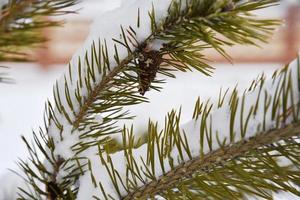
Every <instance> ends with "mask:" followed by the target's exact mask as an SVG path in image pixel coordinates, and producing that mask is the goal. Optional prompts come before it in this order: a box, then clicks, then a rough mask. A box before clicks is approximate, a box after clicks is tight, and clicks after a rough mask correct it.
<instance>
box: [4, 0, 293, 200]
mask: <svg viewBox="0 0 300 200" xmlns="http://www.w3.org/2000/svg"><path fill="white" fill-rule="evenodd" d="M1 2H2V1H0V4H1ZM290 2H292V3H293V2H296V1H290ZM284 3H285V4H283V5H281V7H277V8H274V7H273V8H270V9H268V10H267V11H263V12H259V14H267V15H272V16H278V15H282V14H283V10H284V7H285V6H286V4H287V1H284ZM121 5H122V2H121V0H100V1H99V0H98V1H95V0H93V1H92V0H85V2H84V3H82V4H80V5H78V6H77V7H78V8H82V9H81V10H80V12H79V15H77V16H71V17H88V18H93V16H95V15H98V14H99V12H101V13H104V12H106V11H108V10H113V9H114V8H117V7H119V6H121ZM99 8H100V11H99ZM1 65H5V66H10V67H11V68H10V69H9V70H7V72H8V73H9V75H10V76H11V77H13V78H14V80H15V82H16V83H15V84H0V95H1V96H0V177H2V180H5V181H0V200H9V199H4V197H3V196H2V195H3V194H4V190H1V188H3V186H4V185H5V188H6V189H7V188H8V191H7V192H13V191H9V190H10V185H11V184H14V183H13V182H14V180H13V179H11V178H10V177H11V176H12V175H11V173H9V171H8V169H13V170H17V167H16V163H15V162H16V161H17V159H18V158H24V157H25V156H26V148H25V146H24V144H23V143H22V141H21V138H20V135H25V136H27V137H30V136H31V134H32V130H38V127H39V126H40V125H42V124H43V110H44V103H45V101H46V100H47V98H50V99H51V96H52V86H53V83H54V82H55V80H56V79H57V78H58V77H59V76H60V75H61V74H62V73H63V71H64V68H63V66H54V67H51V68H50V69H49V70H48V71H44V70H42V69H41V68H39V66H37V65H36V64H24V63H22V64H11V63H3V64H1ZM212 65H213V66H214V67H216V70H215V73H214V74H213V76H212V77H206V76H204V75H202V74H200V73H185V74H184V73H178V74H177V79H170V80H167V84H165V85H164V89H163V90H162V92H160V93H157V92H149V93H147V97H149V98H150V101H151V103H149V104H144V105H143V106H135V107H133V108H132V109H131V111H132V113H134V114H136V115H138V116H139V118H137V119H136V120H135V121H134V123H135V124H136V125H137V126H140V127H141V128H142V127H143V126H144V125H145V124H146V123H147V120H148V118H151V119H153V120H157V121H163V119H164V116H165V114H166V113H167V112H168V111H170V110H171V109H172V108H179V107H180V106H182V107H183V119H185V118H187V119H188V118H190V116H191V114H192V109H193V106H194V103H195V100H196V99H197V97H198V96H200V97H201V99H202V100H205V99H209V98H210V99H211V100H212V101H214V100H215V99H217V96H218V93H219V89H220V87H223V88H225V89H226V88H228V87H231V88H232V87H235V86H236V85H237V84H238V88H239V89H240V90H244V89H245V88H246V87H248V86H249V84H250V82H251V81H252V80H253V79H255V78H256V77H257V76H258V75H260V74H261V73H263V72H264V73H265V74H266V75H267V76H269V77H270V76H271V74H272V73H273V72H274V70H276V69H278V68H279V67H281V66H282V64H278V63H269V64H257V63H252V64H250V63H249V64H238V65H231V64H212ZM0 179H1V178H0ZM276 199H278V200H279V199H283V200H284V199H286V200H289V199H298V198H296V197H293V196H290V195H288V194H280V195H277V196H276Z"/></svg>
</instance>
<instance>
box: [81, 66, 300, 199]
mask: <svg viewBox="0 0 300 200" xmlns="http://www.w3.org/2000/svg"><path fill="white" fill-rule="evenodd" d="M289 70H290V73H291V77H292V79H291V80H292V85H293V86H294V87H293V94H295V95H294V101H289V103H288V106H287V107H290V106H294V105H293V104H291V103H292V102H299V92H300V91H299V90H298V87H297V85H298V74H297V70H298V65H297V61H294V62H293V63H292V64H291V65H290V69H289ZM280 80H281V79H280V78H276V79H275V81H274V80H273V79H269V80H268V81H267V82H266V83H264V84H263V85H262V90H261V91H263V92H265V91H266V92H267V95H268V96H267V97H270V96H271V97H275V95H276V92H275V91H276V87H277V84H278V83H279V81H280ZM180 83H181V84H183V82H180ZM173 88H174V89H175V88H176V89H175V90H176V92H178V88H177V87H175V86H174V85H173ZM191 88H192V89H191V90H192V91H193V87H191ZM247 88H248V87H246V89H247ZM259 91H260V86H259V87H257V88H256V89H255V90H251V91H249V92H247V93H246V94H245V107H244V119H246V117H247V115H248V113H249V112H250V109H251V107H253V106H255V104H256V100H257V98H258V96H259ZM193 94H195V93H193ZM193 94H191V93H189V94H188V95H185V94H181V95H182V96H188V97H189V98H191V97H193ZM264 95H265V94H262V95H260V98H259V99H260V101H259V103H258V110H257V114H253V112H252V114H251V117H250V120H249V123H248V129H246V130H245V133H244V134H245V138H250V137H253V136H255V135H256V134H257V133H258V132H260V131H268V130H272V129H273V128H275V119H274V120H272V117H271V113H272V109H271V108H269V109H268V110H267V112H265V111H264V109H265V107H264V101H263V99H264V98H265V97H264ZM238 96H239V97H242V96H241V93H240V94H239V95H238ZM161 98H162V97H160V99H161ZM169 98H170V96H169ZM172 100H173V97H172ZM229 102H230V95H227V97H226V98H225V101H224V104H223V106H222V107H221V108H218V107H217V106H216V105H215V106H214V107H213V109H212V111H211V112H210V113H209V115H208V120H207V122H206V125H207V126H209V125H210V124H211V128H212V133H213V135H212V141H214V142H213V143H212V150H216V149H218V148H219V145H218V143H217V135H215V134H214V133H218V138H219V139H220V141H223V140H224V139H226V141H227V142H226V144H229V143H230V142H234V141H230V140H229V136H230V132H229V131H230V126H229V125H230V113H231V109H230V104H229ZM214 103H216V102H214ZM172 105H174V104H172ZM241 105H242V104H241V99H240V101H239V104H238V106H237V110H238V111H237V116H236V118H235V120H234V127H233V132H234V134H235V135H236V137H235V141H239V140H240V139H241V137H242V136H241V135H242V133H241V129H240V123H239V122H240V121H239V120H240V116H239V114H240V112H239V111H240V110H241ZM271 106H272V104H271ZM141 109H142V108H141ZM156 110H157V109H156ZM143 111H144V110H143ZM159 113H160V114H161V112H159ZM278 114H280V112H279V113H278ZM191 115H192V113H190V116H189V117H188V118H184V119H191ZM202 118H203V116H202V115H201V116H199V119H198V120H194V119H192V120H190V121H188V122H187V123H183V124H181V127H180V130H181V134H183V133H185V134H186V136H187V141H188V144H189V147H190V149H191V155H192V157H197V156H199V152H203V153H204V154H206V153H208V152H209V151H210V148H209V146H208V144H207V143H204V148H203V149H201V148H200V145H199V141H200V134H199V130H200V126H201V122H202ZM264 118H265V119H266V121H265V122H266V123H265V125H263V121H264ZM290 120H292V119H290ZM160 122H163V120H160ZM287 123H289V121H287ZM135 125H136V124H135ZM260 127H265V129H264V130H262V128H260ZM144 130H146V126H144ZM158 131H160V130H158ZM142 132H143V131H142ZM204 140H205V141H206V139H204ZM132 154H133V155H134V158H136V160H135V161H136V165H137V166H138V169H140V170H141V171H146V168H145V167H144V165H143V160H144V161H145V159H146V158H147V144H144V145H142V146H141V147H139V148H137V149H133V150H132ZM110 157H111V160H112V163H113V165H114V169H115V170H116V171H117V172H118V173H119V176H120V177H121V179H122V181H123V182H124V183H125V182H126V180H128V178H129V179H130V176H129V175H127V174H126V173H127V171H126V165H127V164H126V160H125V156H124V152H122V151H120V152H117V153H115V154H112V155H110ZM171 157H172V158H173V160H174V166H177V165H179V164H180V163H181V162H182V161H180V159H179V152H178V150H177V149H176V148H174V149H173V150H172V153H171ZM154 158H155V163H156V164H155V176H156V177H157V178H158V177H160V176H161V175H162V174H163V171H162V170H163V169H162V168H161V166H160V164H159V163H160V160H159V158H158V152H157V151H155V152H154ZM183 159H184V161H188V160H189V157H188V155H187V154H185V155H184V158H183ZM89 160H90V162H91V163H92V167H91V169H92V170H91V171H92V173H93V176H94V177H95V179H96V180H100V181H101V184H102V186H103V188H104V191H105V192H107V194H110V195H111V196H112V197H113V198H116V199H117V198H118V197H119V194H118V193H117V191H114V189H113V188H114V187H113V183H112V181H111V179H110V175H109V173H108V172H107V170H106V169H105V166H104V165H103V164H101V160H100V159H99V156H98V155H96V152H95V153H94V155H93V154H89ZM163 162H164V169H165V170H166V171H168V170H170V169H171V166H170V165H169V159H168V158H165V159H164V161H163ZM141 176H142V177H143V179H144V180H148V181H149V179H148V178H146V177H145V176H144V175H143V174H142V175H141ZM125 179H126V180H125ZM79 182H80V185H84V187H79V191H78V199H79V200H83V199H85V198H92V196H97V197H99V198H100V199H101V198H104V196H102V195H103V194H102V193H101V190H100V189H99V188H98V187H94V186H93V183H92V181H91V175H90V173H86V174H84V175H83V176H82V177H81V178H80V179H79ZM118 184H119V192H120V195H121V196H124V195H126V194H127V191H126V190H125V188H123V187H122V185H121V182H118ZM141 185H143V183H142V182H138V186H141Z"/></svg>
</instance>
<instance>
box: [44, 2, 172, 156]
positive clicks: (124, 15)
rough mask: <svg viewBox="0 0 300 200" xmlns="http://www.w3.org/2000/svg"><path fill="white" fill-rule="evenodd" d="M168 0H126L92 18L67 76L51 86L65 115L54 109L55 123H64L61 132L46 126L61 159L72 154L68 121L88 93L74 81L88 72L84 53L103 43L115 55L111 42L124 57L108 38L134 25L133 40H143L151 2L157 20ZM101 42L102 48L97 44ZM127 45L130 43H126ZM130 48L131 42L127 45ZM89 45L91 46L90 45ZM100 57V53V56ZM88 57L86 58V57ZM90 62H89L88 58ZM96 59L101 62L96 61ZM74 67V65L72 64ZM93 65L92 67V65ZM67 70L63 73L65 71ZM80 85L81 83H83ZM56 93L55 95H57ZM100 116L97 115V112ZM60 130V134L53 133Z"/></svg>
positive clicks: (110, 60) (125, 52)
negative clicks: (77, 96)
mask: <svg viewBox="0 0 300 200" xmlns="http://www.w3.org/2000/svg"><path fill="white" fill-rule="evenodd" d="M170 2H171V1H170V0H167V1H158V0H156V1H153V2H152V1H135V0H130V1H126V4H124V5H123V6H121V7H120V8H119V9H117V10H114V11H111V12H108V13H106V14H104V15H100V16H99V17H98V18H96V19H94V22H93V24H92V26H91V30H90V34H89V36H88V38H87V39H86V41H85V43H84V45H83V46H82V47H81V48H80V49H79V50H78V51H77V52H76V53H75V54H74V56H73V57H72V59H71V61H70V65H69V66H70V67H69V71H68V73H69V76H66V75H65V76H63V77H62V78H61V79H60V81H59V82H58V83H57V84H56V88H55V89H54V92H55V96H60V97H59V100H60V101H61V103H59V104H61V106H62V107H63V106H64V108H65V113H68V118H69V119H67V117H66V116H64V115H62V114H61V113H59V112H58V111H57V110H56V112H55V113H54V115H55V116H57V117H58V119H57V120H55V121H57V122H59V123H60V124H61V125H62V126H64V128H63V131H61V130H58V127H57V126H56V124H55V123H53V122H52V123H50V126H49V131H48V133H49V135H50V136H51V137H53V138H54V140H55V141H56V143H57V145H56V150H55V151H56V154H57V155H60V156H62V157H64V158H66V159H67V158H70V157H72V156H73V152H72V150H71V146H72V145H74V144H76V140H78V137H79V136H78V135H77V134H75V133H74V134H72V135H71V134H70V133H71V132H72V131H73V129H74V127H73V124H72V123H71V124H70V122H74V121H75V120H76V116H77V115H78V113H79V112H80V108H81V103H83V101H84V100H85V98H87V96H88V94H89V92H90V91H89V88H88V87H85V86H83V85H81V86H80V87H78V82H84V81H85V80H79V79H81V78H82V77H87V74H88V73H90V72H89V71H88V66H87V60H85V59H84V58H85V57H86V56H87V55H92V53H93V52H92V51H93V50H95V49H96V50H98V49H99V48H104V47H103V46H104V45H105V46H107V48H105V50H107V52H105V54H106V55H114V54H115V48H114V47H115V45H116V46H117V49H118V57H119V59H120V60H124V59H125V58H126V57H127V56H128V49H127V48H125V47H123V46H121V45H120V44H117V43H116V42H115V41H113V40H112V39H111V38H115V39H122V38H120V37H122V35H121V34H120V30H121V28H120V27H121V26H122V27H124V28H128V27H134V30H135V33H136V39H137V40H138V41H139V42H142V41H144V40H145V39H146V38H147V37H148V36H149V35H151V19H150V18H149V16H148V15H149V10H151V9H152V6H153V5H155V13H156V15H155V16H156V20H157V21H158V22H159V21H160V19H162V18H165V17H166V13H167V10H168V8H169V5H170ZM138 13H139V16H140V19H142V22H141V23H140V24H139V27H137V17H138ZM99 41H100V42H101V44H102V45H103V46H102V47H101V46H99V45H101V44H100V43H99ZM129 45H130V44H129ZM130 46H131V47H132V48H134V47H133V46H132V45H130ZM91 47H93V48H91ZM100 56H101V55H100ZM87 59H88V60H91V59H90V58H87ZM107 59H108V61H107V63H108V65H109V66H110V71H112V70H113V67H116V66H118V63H116V60H115V59H114V57H113V56H110V57H107ZM90 62H91V61H90ZM99 62H103V61H102V60H99ZM75 66H77V67H75ZM93 67H95V66H93ZM68 73H67V74H68ZM94 78H95V80H94V81H93V82H94V83H92V84H91V83H88V84H91V86H92V87H95V86H96V85H95V83H99V82H101V80H102V78H103V74H101V73H99V74H95V77H94ZM83 84H84V83H83ZM63 85H65V86H68V90H69V91H71V92H69V93H68V95H70V96H69V97H67V96H64V95H66V93H65V91H66V87H62V86H63ZM72 91H76V92H78V93H79V95H80V96H81V98H80V101H78V99H77V98H76V96H75V93H74V92H72ZM58 93H59V95H58ZM68 101H70V102H72V104H73V105H72V107H70V106H65V105H69V102H68ZM99 115H101V114H99ZM99 115H96V116H93V117H92V118H94V120H95V122H99V121H98V120H97V118H102V117H101V116H99ZM58 132H60V134H57V133H58ZM60 135H63V137H64V139H63V140H61V137H60Z"/></svg>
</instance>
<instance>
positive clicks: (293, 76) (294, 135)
mask: <svg viewBox="0 0 300 200" xmlns="http://www.w3.org/2000/svg"><path fill="white" fill-rule="evenodd" d="M299 71H300V62H299V60H298V64H296V63H295V62H294V63H293V64H292V67H288V66H286V67H285V68H284V69H282V70H281V71H280V72H276V73H275V74H274V76H273V80H270V81H268V82H266V81H265V78H264V77H260V78H259V79H258V80H257V81H255V82H253V84H252V85H251V87H250V88H249V90H248V92H247V93H244V94H243V95H242V96H241V97H240V96H239V95H238V93H237V91H236V90H234V91H233V92H232V94H231V95H229V96H228V94H227V95H220V99H219V101H218V102H219V104H218V106H217V107H216V108H215V109H212V108H213V105H211V104H209V103H206V104H203V103H200V102H199V101H198V102H197V103H196V107H195V112H194V120H192V121H191V122H190V123H188V125H189V126H181V124H180V112H179V114H177V113H176V112H172V113H170V114H169V115H168V116H167V118H166V122H165V127H164V129H162V130H159V129H158V127H157V124H156V123H154V122H150V123H149V128H148V133H147V137H148V139H147V141H146V143H144V144H143V145H140V144H138V141H139V139H138V140H135V137H134V133H133V128H131V129H126V128H124V130H123V143H122V144H121V146H119V147H118V146H117V147H116V146H115V144H114V146H113V149H114V151H111V149H109V148H110V146H109V145H107V146H106V147H105V146H104V148H102V146H101V145H99V151H98V152H99V153H100V155H99V158H98V159H99V160H100V161H99V163H98V164H96V167H90V168H89V169H88V173H87V174H85V178H87V176H90V177H91V182H92V183H91V185H90V186H88V187H89V188H92V187H93V186H94V187H99V188H98V190H99V191H98V192H99V193H98V195H99V196H97V197H99V198H100V199H101V198H103V199H115V198H117V199H123V198H124V199H144V197H147V198H154V196H155V195H161V196H162V197H164V198H166V199H182V198H183V197H186V195H188V196H189V195H192V196H193V195H194V196H193V197H194V198H196V196H197V195H200V196H199V197H198V198H200V199H201V196H202V198H204V197H207V195H210V196H211V197H212V198H211V199H222V198H221V197H220V196H219V197H218V194H223V193H224V195H227V197H228V198H229V199H231V198H236V196H235V195H238V196H239V198H237V199H241V198H243V197H244V195H245V194H249V195H255V196H260V197H262V198H264V199H270V198H271V196H270V194H269V195H267V194H268V192H270V191H274V192H277V191H289V192H292V193H294V194H296V195H300V194H299V192H298V190H297V189H296V186H293V185H291V184H285V182H287V183H289V182H292V183H293V184H299V166H300V158H299V154H298V153H297V152H300V149H299V147H300V146H299V141H298V138H299V137H298V136H299V117H300V107H299V105H300V104H299V93H300V90H299V87H298V85H299V81H300V78H299V77H300V73H299ZM249 99H250V100H251V99H252V100H251V101H249ZM253 99H254V100H255V99H256V101H253ZM246 102H248V103H246ZM233 105H234V106H233ZM228 109H229V111H228V112H229V113H228V112H224V110H225V111H227V110H228ZM220 111H221V112H222V113H221V112H220ZM222 115H223V116H227V115H229V117H226V118H224V119H223V116H222ZM237 116H239V117H237ZM244 117H245V118H244ZM216 118H217V119H223V120H224V121H225V122H227V121H228V122H227V123H225V124H222V125H221V126H220V125H219V124H218V123H219V122H218V121H213V119H216ZM232 124H233V128H232ZM288 124H291V125H288ZM262 151H263V153H261V152H262ZM276 151H277V152H278V153H275V154H274V152H276ZM255 152H256V153H255ZM249 153H250V154H249ZM249 155H250V156H249ZM124 157H125V158H124ZM279 157H281V158H284V159H288V160H290V161H291V162H290V164H289V165H282V164H280V160H276V159H277V158H279ZM121 158H123V159H121ZM89 159H90V162H93V163H95V162H96V159H97V158H96V157H95V156H91V157H89ZM257 159H258V161H257ZM241 160H242V161H243V162H242V161H241ZM241 162H242V163H241ZM96 163H97V162H96ZM220 163H221V164H222V165H220V166H218V164H220ZM226 163H229V164H230V165H229V167H230V166H231V167H230V168H227V167H224V166H226ZM263 164H265V165H264V166H262V165H263ZM208 166H209V167H208ZM98 167H101V169H102V170H101V175H100V174H99V173H95V171H98V169H97V168H98ZM239 168H242V169H241V170H242V171H241V172H239V173H237V172H235V171H234V172H230V173H231V174H232V177H231V178H232V179H231V178H230V177H228V180H227V179H224V177H222V176H216V177H215V176H214V175H215V174H214V173H215V171H217V172H218V171H220V170H221V171H224V174H225V173H226V172H228V170H229V171H230V170H232V169H239ZM203 169H205V170H206V171H205V170H203ZM226 170H227V171H226ZM249 170H250V171H249ZM253 171H255V172H253ZM263 171H268V172H270V173H272V174H273V176H269V177H268V176H267V175H265V176H264V177H263V179H261V180H260V179H258V180H256V182H249V179H250V178H251V176H250V175H249V173H250V174H255V173H257V174H258V173H259V174H260V175H261V176H263V175H264V172H263ZM217 172H216V173H217ZM279 172H282V173H279ZM285 174H289V176H286V175H285ZM185 175H186V177H185ZM249 176H250V177H249ZM179 177H181V179H179ZM207 179H208V181H206V180H207ZM96 180H100V183H99V184H98V183H97V182H96ZM226 180H227V182H226ZM239 182H240V183H242V184H237V183H239ZM85 183H87V182H85ZM209 184H211V185H212V186H214V187H216V188H218V189H216V190H212V189H210V187H211V186H206V187H204V186H205V185H209ZM222 184H225V185H226V186H222ZM278 184H279V185H280V187H278V186H277V185H278ZM111 185H113V187H114V190H111V188H109V187H111ZM169 187H171V188H169ZM172 187H173V188H172ZM176 188H180V192H179V193H178V194H176V192H172V191H173V190H174V189H175V190H176ZM164 189H166V190H164ZM220 190H222V192H220V193H218V191H220ZM127 195H128V196H127ZM176 196H177V197H176ZM209 199H210V198H209Z"/></svg>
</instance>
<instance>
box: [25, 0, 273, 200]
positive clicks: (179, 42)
mask: <svg viewBox="0 0 300 200" xmlns="http://www.w3.org/2000/svg"><path fill="white" fill-rule="evenodd" d="M224 2H227V1H224ZM276 2H277V0H274V1H273V0H266V1H260V2H252V1H249V2H248V1H247V2H242V3H236V4H237V5H236V6H235V5H230V8H228V5H226V4H224V3H223V4H220V3H216V2H215V1H210V0H205V1H201V4H200V3H199V1H197V0H190V1H176V0H175V1H174V0H173V1H172V0H164V1H162V0H153V1H148V0H129V1H126V3H125V2H124V4H122V6H121V7H120V8H118V9H116V10H113V11H111V12H108V13H106V14H105V15H102V14H101V15H99V17H97V18H96V19H95V20H94V23H93V25H92V27H91V31H90V34H89V36H88V38H87V40H86V41H85V43H84V45H83V46H82V47H81V48H80V49H79V50H78V51H77V52H76V53H75V55H74V56H73V57H72V59H71V61H70V63H69V68H68V70H67V72H66V74H65V75H63V76H62V77H61V79H60V80H59V81H57V83H56V85H55V86H54V88H53V91H54V100H55V104H54V105H52V104H51V103H50V102H48V103H47V108H46V115H45V121H46V122H45V126H46V133H44V132H43V131H42V130H41V131H40V132H39V133H37V134H34V140H35V141H34V142H35V143H36V144H37V145H38V148H39V150H40V151H41V152H42V154H44V156H45V158H46V159H45V162H44V163H45V164H44V163H41V162H39V157H38V154H37V152H36V151H37V150H36V149H35V148H32V147H31V145H30V143H29V142H28V141H26V139H24V138H23V139H24V141H25V142H26V145H27V147H28V149H29V151H30V156H31V159H30V160H31V161H32V164H33V165H34V166H35V168H36V169H37V170H38V171H39V173H37V172H36V171H35V170H33V169H32V167H31V165H30V164H28V163H27V162H23V161H21V162H20V165H21V167H22V168H23V170H24V171H25V173H26V175H27V176H28V179H29V181H30V184H32V186H33V188H39V189H40V191H44V188H43V184H44V185H46V192H45V193H46V194H47V195H50V196H51V198H52V199H55V198H56V197H57V196H60V195H63V196H64V195H67V197H65V198H70V196H72V195H76V194H77V186H78V185H79V194H78V195H79V197H80V198H83V199H84V197H85V195H83V194H86V192H81V190H83V188H82V187H81V186H84V184H85V181H83V180H85V179H86V176H87V174H90V173H89V171H90V170H91V172H92V171H94V168H97V167H96V166H98V164H99V163H97V161H96V160H95V159H94V157H95V155H97V154H99V151H103V148H105V145H106V144H109V142H110V141H111V140H112V139H113V138H114V137H117V136H118V135H120V132H122V128H120V127H117V126H116V122H118V121H120V120H123V119H131V116H130V115H128V113H127V112H126V111H124V109H123V108H124V107H126V106H128V105H134V104H139V103H142V102H145V101H147V99H146V98H144V97H143V96H141V95H140V94H144V93H145V92H146V91H147V90H148V89H149V88H151V87H152V88H154V89H159V88H158V87H157V86H154V85H152V82H154V83H159V81H157V80H155V75H156V72H160V73H162V74H164V75H168V76H172V74H171V73H170V69H169V68H164V67H166V66H163V64H164V63H165V64H166V65H167V66H170V65H171V66H172V67H174V68H176V69H178V70H181V71H186V70H190V68H195V69H197V70H199V71H201V72H203V73H205V74H208V73H210V70H211V67H210V66H209V65H208V64H206V63H205V58H204V56H203V55H202V54H201V52H200V51H201V50H203V49H205V48H207V47H211V48H214V49H215V50H217V51H218V52H219V53H221V54H222V55H223V56H225V57H228V55H227V54H226V53H225V52H224V50H223V46H226V45H233V44H235V43H240V44H254V43H255V42H256V41H258V40H259V41H265V40H266V37H267V35H268V34H269V33H270V32H271V29H272V27H273V26H274V25H276V24H277V22H276V21H272V20H257V19H255V18H252V17H249V16H250V15H248V12H250V11H252V10H256V9H260V8H262V7H265V6H271V5H274V4H276ZM249 5H250V6H249ZM207 8H210V9H207ZM232 16H234V17H232ZM205 17H207V19H206V18H205ZM187 19H189V20H187ZM229 19H230V20H229ZM232 20H236V21H232ZM194 22H197V23H194ZM220 23H222V24H223V25H224V26H226V27H230V28H226V29H224V28H223V27H222V26H220ZM230 23H232V24H230ZM233 24H235V25H233ZM212 29H213V30H214V31H215V32H212ZM237 29H238V30H240V31H239V32H237V31H236V30H237ZM191 30H192V31H191ZM189 33H195V34H189ZM199 33H200V35H199ZM216 33H221V34H223V35H224V36H225V37H227V38H228V40H229V41H224V40H220V39H218V38H216V37H215V34H216ZM172 45H173V46H172ZM163 55H167V56H166V57H167V58H164V57H163ZM160 65H161V66H160ZM149 66H150V67H151V70H149V71H147V67H149ZM150 67H149V68H150ZM145 71H146V72H145ZM145 73H146V75H145ZM145 80H146V81H145ZM137 87H139V90H137ZM138 93H140V94H138ZM245 109H246V108H245ZM37 135H39V136H37ZM39 137H42V140H43V141H42V142H41V141H40V140H39V139H38V138H39ZM119 137H120V136H119ZM232 137H233V136H232ZM43 143H46V147H44V146H43V145H42V144H43ZM141 148H145V146H143V147H141ZM138 154H139V153H138ZM94 161H95V162H94ZM149 162H150V161H149ZM120 164H121V163H120ZM101 166H102V167H101ZM120 166H121V165H120ZM106 167H107V166H104V165H100V166H98V169H100V168H102V169H105V168H106ZM83 172H85V173H83ZM99 173H102V171H101V172H100V171H99ZM39 174H41V175H39ZM49 174H50V175H49ZM93 174H94V173H93ZM95 174H96V175H95V176H96V179H93V183H94V184H96V183H95V182H97V181H98V180H102V178H103V177H98V176H99V175H100V174H98V173H95ZM40 176H42V178H41V177H40ZM91 177H93V176H91ZM40 182H42V183H43V184H40ZM109 184H110V183H109V182H107V183H103V187H105V191H107V192H110V191H111V192H113V191H114V190H113V189H109V187H108V185H109ZM138 184H140V182H138ZM96 185H97V184H96ZM117 185H118V184H115V188H118V187H117ZM84 187H85V186H84ZM97 189H99V188H97ZM34 190H35V189H34ZM88 190H93V187H88ZM70 191H71V193H70V194H69V192H70ZM23 193H25V196H26V195H27V193H26V191H25V192H24V191H23ZM45 193H43V192H41V193H40V194H39V195H40V196H43V195H45ZM92 193H94V191H92V192H88V194H92ZM118 193H119V195H122V194H124V189H122V191H118ZM68 195H70V196H68ZM81 195H83V196H81ZM113 195H114V194H113ZM30 197H32V196H30ZM25 199H26V198H25Z"/></svg>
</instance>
